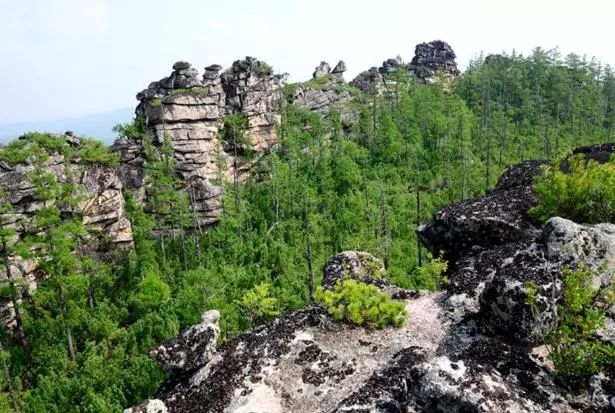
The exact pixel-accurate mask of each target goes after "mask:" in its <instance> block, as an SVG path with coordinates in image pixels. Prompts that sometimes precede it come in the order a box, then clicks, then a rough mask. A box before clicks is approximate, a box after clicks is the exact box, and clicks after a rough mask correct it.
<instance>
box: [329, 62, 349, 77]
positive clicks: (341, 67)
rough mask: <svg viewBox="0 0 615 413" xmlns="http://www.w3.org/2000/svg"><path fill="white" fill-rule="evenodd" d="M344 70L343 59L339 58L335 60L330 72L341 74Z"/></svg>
mask: <svg viewBox="0 0 615 413" xmlns="http://www.w3.org/2000/svg"><path fill="white" fill-rule="evenodd" d="M345 71H346V63H344V61H343V60H340V61H339V62H337V64H336V65H335V67H334V68H333V70H332V71H331V73H333V74H334V75H341V74H342V73H344V72H345Z"/></svg>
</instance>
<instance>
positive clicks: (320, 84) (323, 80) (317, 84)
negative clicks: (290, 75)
mask: <svg viewBox="0 0 615 413" xmlns="http://www.w3.org/2000/svg"><path fill="white" fill-rule="evenodd" d="M332 79H333V75H331V74H327V75H324V76H319V77H317V78H314V79H310V80H308V81H307V82H305V83H303V86H305V87H308V88H310V89H315V90H322V89H323V88H324V87H325V85H326V84H327V83H329V82H330V81H331V80H332Z"/></svg>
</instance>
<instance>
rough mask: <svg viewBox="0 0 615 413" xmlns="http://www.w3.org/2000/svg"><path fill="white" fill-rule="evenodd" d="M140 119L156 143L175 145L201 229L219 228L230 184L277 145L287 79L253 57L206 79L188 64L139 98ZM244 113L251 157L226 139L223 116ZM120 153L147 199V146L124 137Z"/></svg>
mask: <svg viewBox="0 0 615 413" xmlns="http://www.w3.org/2000/svg"><path fill="white" fill-rule="evenodd" d="M137 99H138V100H139V101H140V103H139V105H138V107H137V109H136V113H137V115H138V117H139V118H140V119H142V120H143V121H144V122H145V128H146V130H147V131H148V133H149V134H150V135H151V138H152V143H153V144H154V145H161V144H162V142H164V140H165V139H168V141H169V143H170V145H171V147H172V149H173V156H174V159H175V162H176V166H177V168H176V169H177V174H178V175H179V178H180V181H181V182H182V186H183V189H184V190H186V191H187V192H188V195H189V200H190V209H191V211H192V212H193V213H194V217H195V220H196V223H195V224H196V225H197V226H203V227H205V226H209V225H211V224H214V223H215V222H217V220H218V217H219V215H220V213H221V208H222V204H221V197H222V189H223V183H224V182H225V181H232V180H234V179H239V180H241V181H243V180H244V179H245V178H246V176H247V173H248V171H249V170H250V168H251V166H252V164H253V163H254V161H255V160H256V159H258V158H259V157H260V156H261V155H262V154H264V153H265V152H267V151H268V150H269V149H270V148H271V147H272V146H273V145H274V144H275V143H276V127H277V125H278V123H279V120H280V107H281V101H282V92H281V87H280V77H279V76H277V75H274V74H273V73H272V69H271V67H270V66H268V65H267V64H266V63H264V62H262V61H260V60H258V59H255V58H253V57H246V58H245V59H243V60H237V61H235V62H234V63H233V65H232V66H231V67H230V68H229V69H227V70H224V71H223V70H222V67H221V66H219V65H210V66H207V67H206V68H205V72H204V74H203V76H202V77H201V76H199V73H198V70H196V69H195V68H194V67H192V66H191V65H190V64H189V63H187V62H177V63H176V64H175V65H173V72H172V73H171V75H170V76H168V77H165V78H163V79H161V80H159V81H157V82H152V83H151V84H150V85H149V87H148V88H147V89H145V90H143V91H142V92H140V93H139V94H137ZM231 114H240V115H242V116H245V118H246V121H247V130H246V131H245V132H246V135H247V137H248V139H249V149H250V151H249V152H250V153H251V154H252V156H246V155H245V154H243V153H238V154H237V156H235V155H236V154H235V153H234V151H231V150H229V149H228V145H225V143H224V142H223V140H222V139H221V137H220V131H221V128H222V126H223V122H224V118H225V117H226V116H227V115H231ZM113 148H114V149H115V150H116V151H118V152H119V153H120V158H121V168H120V173H121V177H122V181H123V182H124V185H125V186H126V187H127V188H130V189H131V190H133V191H135V192H136V193H137V199H139V200H141V201H145V200H146V199H147V174H146V173H145V170H146V167H145V164H146V162H147V156H146V154H145V150H144V147H143V142H141V141H132V140H129V139H126V138H124V137H120V138H119V139H118V140H117V141H116V142H115V144H114V146H113Z"/></svg>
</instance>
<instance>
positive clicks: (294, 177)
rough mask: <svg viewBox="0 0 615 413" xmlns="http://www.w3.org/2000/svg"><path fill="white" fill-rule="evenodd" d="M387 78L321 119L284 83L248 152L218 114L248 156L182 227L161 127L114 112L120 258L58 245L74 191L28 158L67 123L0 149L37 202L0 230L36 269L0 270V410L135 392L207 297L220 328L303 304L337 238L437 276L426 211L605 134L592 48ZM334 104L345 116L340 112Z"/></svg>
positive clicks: (126, 399) (612, 89)
mask: <svg viewBox="0 0 615 413" xmlns="http://www.w3.org/2000/svg"><path fill="white" fill-rule="evenodd" d="M387 76H389V85H393V86H392V87H390V88H389V91H388V92H387V93H384V94H382V95H377V96H376V95H373V96H369V95H365V94H363V93H362V92H360V91H358V90H356V89H354V88H352V87H350V86H347V85H346V86H345V88H347V89H345V90H346V91H348V93H349V94H351V95H352V96H353V97H354V98H353V100H352V101H349V102H347V103H346V106H345V107H344V108H342V109H340V110H332V111H330V112H329V113H328V114H327V115H325V116H321V115H319V114H317V113H314V112H310V111H308V110H306V109H301V108H299V107H297V106H296V105H294V104H293V103H292V93H293V91H294V90H296V88H297V86H298V85H286V86H285V87H284V93H285V96H284V104H283V108H282V112H281V122H280V124H279V125H278V129H277V136H278V141H277V143H276V145H275V146H273V147H272V149H271V150H270V151H269V152H268V153H266V154H264V155H262V156H261V155H260V154H258V156H256V154H251V153H250V151H249V150H247V149H246V145H245V140H246V125H245V120H242V118H241V116H233V115H230V116H228V117H226V118H225V122H224V129H223V134H224V137H223V139H224V141H225V142H226V143H227V144H228V145H229V147H230V148H231V150H234V151H235V152H236V153H237V152H238V151H239V152H242V155H243V156H245V157H247V158H250V157H251V156H253V158H251V159H250V161H251V162H253V165H252V167H251V173H250V176H249V177H248V178H247V180H246V181H245V183H244V182H241V181H240V180H238V179H230V180H227V182H223V184H224V186H225V195H224V198H223V201H222V217H221V219H220V222H219V223H218V224H217V225H216V226H215V227H210V228H202V227H201V226H200V225H197V223H196V222H195V217H194V215H193V214H192V213H191V211H190V210H189V208H188V206H189V204H190V200H189V199H188V196H187V194H186V193H184V192H182V191H178V190H177V188H178V186H179V182H178V178H177V174H176V170H175V168H176V165H175V161H174V160H173V157H172V156H171V155H170V153H171V152H172V150H171V149H170V147H169V145H168V142H167V144H162V145H161V146H156V145H154V144H153V143H152V142H151V136H150V131H149V130H148V129H147V128H145V127H144V126H143V119H139V118H137V119H136V120H135V122H134V123H133V124H129V125H121V126H119V127H118V128H117V130H118V133H119V134H121V135H122V136H124V137H126V138H127V139H129V140H138V139H141V140H143V141H144V145H145V147H146V149H147V161H148V163H147V171H148V176H149V179H150V180H149V194H150V196H149V198H148V199H147V202H146V204H145V205H142V204H141V203H139V202H137V201H136V200H135V196H133V195H134V194H131V193H130V192H129V191H125V197H126V212H127V214H128V217H129V219H130V221H131V223H132V232H133V235H134V245H133V246H132V247H128V248H126V249H125V250H124V251H123V253H122V256H121V259H102V260H90V259H86V258H85V257H82V255H81V254H79V253H76V254H74V253H71V251H80V249H81V244H80V240H81V239H83V238H84V237H86V234H85V232H86V230H85V229H84V228H83V226H82V225H79V224H77V223H76V222H75V220H74V218H72V217H70V216H68V215H67V214H66V213H61V208H60V207H61V205H62V204H70V202H71V200H73V198H74V189H73V188H71V187H67V184H66V183H58V182H57V181H56V180H54V178H53V176H51V175H49V174H44V173H43V170H42V165H43V164H44V162H45V160H46V157H48V156H49V155H50V154H52V155H53V154H54V153H56V152H57V151H59V150H65V149H66V148H67V147H68V146H67V144H66V137H53V136H47V135H45V134H30V135H27V136H25V138H24V139H23V140H20V141H16V142H17V143H14V144H11V145H8V146H6V147H3V148H2V149H0V159H1V160H2V161H3V162H6V163H8V164H17V163H19V162H22V161H23V158H24V157H26V158H27V157H33V161H32V162H33V163H34V164H37V165H39V166H41V167H40V168H39V169H38V175H37V176H31V177H29V178H30V179H34V180H35V181H36V182H37V183H38V184H37V185H36V194H35V197H36V198H37V199H38V200H40V201H41V202H42V203H43V204H44V208H43V209H42V210H41V211H42V212H41V213H40V214H39V215H38V216H37V217H36V226H35V227H32V228H30V229H28V231H26V232H27V233H28V235H29V236H28V237H27V243H26V242H25V241H24V243H23V245H20V244H14V243H13V242H12V241H11V239H12V236H13V235H14V234H13V233H12V232H10V231H5V232H2V233H0V244H1V246H2V248H3V251H2V252H3V259H2V261H3V262H2V264H3V265H6V266H7V272H9V273H10V269H8V267H9V264H8V258H7V257H8V255H10V254H17V255H20V256H24V257H26V256H27V257H28V258H31V257H34V258H37V259H38V260H40V261H41V262H44V263H45V265H43V266H42V270H43V271H45V272H46V275H48V276H51V278H50V279H49V281H48V282H46V283H42V285H39V287H38V289H37V290H36V291H30V292H27V291H26V292H25V294H24V296H23V297H19V296H18V295H19V294H21V293H20V292H18V291H21V290H20V289H19V288H18V286H16V285H15V282H13V281H12V280H11V279H10V276H9V277H7V279H6V280H4V281H5V283H4V285H3V287H4V288H3V294H4V297H5V299H7V300H9V301H11V302H13V303H15V311H16V313H18V314H19V318H20V320H19V324H18V329H19V334H15V333H14V332H11V331H9V329H4V330H3V335H2V337H1V345H2V349H1V353H0V356H1V357H0V359H1V360H0V361H1V363H2V365H1V366H0V367H1V369H0V370H1V374H0V379H1V380H2V381H1V384H2V393H1V394H0V411H11V410H13V411H22V412H51V413H53V412H58V413H60V412H97V413H98V412H119V411H121V410H122V408H124V407H127V406H130V405H134V404H136V403H137V402H139V401H140V400H143V399H147V398H148V397H151V396H152V395H153V394H154V392H155V391H156V390H157V389H158V388H159V386H160V384H161V383H162V381H163V378H164V374H163V373H162V371H161V370H160V369H159V368H158V366H157V365H156V364H155V362H154V361H153V360H151V359H150V358H149V357H148V355H147V353H148V351H149V350H150V349H151V348H152V347H154V346H155V345H156V344H157V343H160V342H162V341H164V340H166V339H169V338H170V337H172V336H174V335H176V334H177V333H178V332H179V331H180V329H182V328H185V327H187V326H190V325H192V324H194V323H196V322H198V320H199V319H200V317H201V314H202V313H203V311H204V310H206V309H217V310H219V311H220V313H221V328H222V333H221V336H220V339H219V340H220V341H221V342H224V341H226V340H228V339H230V338H231V337H234V336H236V335H237V334H239V333H240V332H243V331H246V330H248V329H250V328H252V327H256V326H258V325H259V324H262V323H264V322H266V321H268V320H270V319H271V318H272V317H274V316H275V315H277V314H279V313H281V312H283V311H285V310H289V309H298V308H303V307H305V306H307V305H308V304H309V303H310V301H311V299H312V298H313V294H314V291H315V287H314V286H315V285H320V277H321V269H322V267H323V265H324V263H325V261H326V260H327V259H329V258H330V257H331V256H333V255H335V254H337V253H339V252H340V251H343V250H350V249H357V250H362V251H366V252H369V253H372V254H373V255H375V256H377V257H380V258H382V259H383V261H384V263H385V266H386V272H387V277H388V280H389V281H390V282H392V283H394V284H396V285H398V286H401V287H404V288H408V289H427V290H436V289H439V288H441V286H442V283H443V282H444V281H445V280H444V275H443V270H444V269H445V268H446V263H445V261H444V259H443V258H442V257H440V256H432V255H431V254H430V253H428V252H427V251H426V250H424V249H423V248H421V247H420V244H419V242H418V239H417V235H416V230H417V228H418V227H419V226H421V225H422V224H424V223H426V222H427V221H428V220H429V219H430V218H431V216H432V214H433V213H434V212H436V211H437V210H438V209H440V208H441V207H443V206H446V205H449V204H451V203H454V202H459V201H462V200H467V199H470V198H474V197H477V196H480V195H483V194H485V192H486V191H488V190H489V189H491V188H493V186H494V185H495V184H496V181H497V179H498V177H499V176H500V174H501V173H502V171H503V170H504V168H505V167H507V166H509V165H510V164H513V163H517V162H520V161H524V160H529V159H547V160H552V159H557V158H560V157H561V156H563V155H565V154H568V153H569V152H570V150H571V149H572V148H574V147H577V146H581V145H583V144H589V143H602V142H608V141H612V140H613V134H615V131H614V130H613V129H614V126H615V77H614V76H615V75H614V74H613V73H612V72H611V69H610V68H608V67H601V66H600V64H599V63H598V62H597V61H595V60H593V59H592V60H587V59H582V58H580V57H578V56H568V57H566V58H561V57H559V56H558V54H557V52H555V51H545V50H542V49H536V50H535V51H534V52H533V54H532V55H531V56H527V57H523V56H519V55H516V54H512V55H491V56H488V57H486V58H484V59H483V58H480V59H478V60H477V61H474V62H472V63H471V65H470V67H469V68H468V69H467V70H466V71H465V72H464V73H462V74H461V75H460V77H459V78H458V79H456V80H455V82H454V84H453V85H452V86H451V87H450V88H448V87H443V86H442V85H440V84H435V85H426V84H422V83H421V82H419V81H418V80H417V79H416V78H414V77H413V76H411V75H409V74H408V73H406V72H403V71H397V72H394V73H390V74H388V75H387ZM344 111H351V112H353V113H355V114H356V115H357V116H356V119H357V120H356V121H355V122H353V123H352V124H350V125H349V124H348V123H347V122H342V116H343V113H342V112H344ZM24 141H25V142H29V146H27V148H28V149H27V152H24V150H23V146H24V144H23V142H24ZM19 142H22V143H19ZM90 149H91V151H90V152H88V153H87V154H79V156H81V157H85V158H86V160H88V159H90V160H91V161H92V162H102V163H104V164H106V165H107V164H108V165H114V163H116V162H117V159H116V157H117V155H116V154H114V153H113V152H110V151H109V150H107V149H104V148H102V147H99V146H95V145H94V146H92V148H90ZM37 160H38V161H39V162H38V163H37ZM50 191H53V194H50ZM52 195H53V196H52ZM52 197H53V199H56V200H58V201H56V202H46V200H50V199H51V198H52ZM2 202H3V205H4V206H6V205H8V203H9V202H8V201H7V200H6V199H4V198H3V199H2ZM3 213H4V214H7V213H8V212H7V211H5V210H3ZM3 216H4V215H3ZM43 233H44V234H46V235H45V236H44V237H43V236H42V235H41V234H43ZM41 237H42V238H41ZM104 258H107V257H104ZM21 298H23V299H22V300H21V301H20V299H21Z"/></svg>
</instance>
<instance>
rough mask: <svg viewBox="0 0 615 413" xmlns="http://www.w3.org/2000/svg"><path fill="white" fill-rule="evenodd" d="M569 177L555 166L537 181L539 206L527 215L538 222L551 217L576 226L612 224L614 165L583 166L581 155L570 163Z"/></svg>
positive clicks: (614, 216)
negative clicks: (569, 221)
mask: <svg viewBox="0 0 615 413" xmlns="http://www.w3.org/2000/svg"><path fill="white" fill-rule="evenodd" d="M569 165H570V169H571V172H570V173H564V172H562V171H561V170H560V167H559V164H557V163H554V164H553V165H551V166H550V167H547V168H544V171H543V174H542V175H541V176H538V177H536V179H535V183H534V189H535V191H536V195H537V196H538V200H539V202H538V205H537V206H536V207H534V208H533V209H532V210H531V211H530V212H531V214H532V215H533V216H534V217H536V218H537V219H539V220H541V221H546V220H547V219H549V218H551V217H553V216H560V217H564V218H569V219H571V220H573V221H575V222H584V223H589V224H597V223H600V222H615V161H610V162H608V163H606V164H599V163H597V162H595V161H589V162H586V161H585V159H584V158H583V156H582V155H579V156H577V157H575V158H572V159H571V160H570V161H569Z"/></svg>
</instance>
